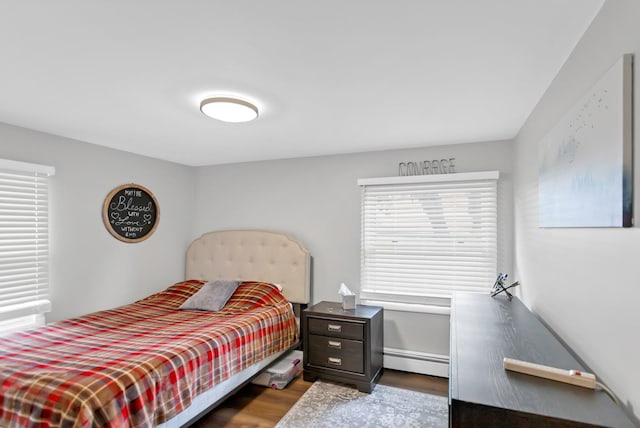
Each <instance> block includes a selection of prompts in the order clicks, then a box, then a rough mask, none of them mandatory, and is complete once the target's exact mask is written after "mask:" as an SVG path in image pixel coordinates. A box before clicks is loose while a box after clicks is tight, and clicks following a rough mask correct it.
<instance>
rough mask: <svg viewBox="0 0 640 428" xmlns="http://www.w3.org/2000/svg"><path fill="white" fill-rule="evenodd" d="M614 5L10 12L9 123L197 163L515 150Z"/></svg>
mask: <svg viewBox="0 0 640 428" xmlns="http://www.w3.org/2000/svg"><path fill="white" fill-rule="evenodd" d="M603 2H604V0H535V1H532V0H410V1H409V0H396V1H393V0H387V1H383V0H317V1H308V0H271V1H266V0H263V1H248V0H234V1H222V0H206V1H205V0H193V1H179V0H154V1H151V0H136V1H130V0H128V1H123V0H110V1H98V0H74V1H71V0H57V1H36V0H22V1H4V2H2V4H1V5H0V55H1V56H0V58H1V59H0V122H5V123H9V124H13V125H18V126H22V127H26V128H31V129H35V130H39V131H44V132H48V133H51V134H56V135H61V136H65V137H69V138H74V139H77V140H81V141H85V142H89V143H93V144H98V145H103V146H108V147H113V148H116V149H120V150H125V151H129V152H133V153H138V154H143V155H147V156H151V157H154V158H159V159H165V160H169V161H173V162H178V163H181V164H185V165H213V164H222V163H233V162H244V161H255V160H266V159H282V158H292V157H303V156H318V155H326V154H336V153H349V152H360V151H371V150H386V149H397V148H409V147H422V146H429V145H440V144H455V143H468V142H481V141H489V140H503V139H511V138H513V137H515V136H516V134H517V133H518V131H519V129H520V128H521V127H522V125H523V124H524V122H525V120H526V119H527V117H528V115H529V114H530V113H531V111H532V110H533V108H534V107H535V105H536V103H537V102H538V100H539V99H540V98H541V96H542V94H543V93H544V91H545V90H546V88H547V87H548V86H549V84H550V83H551V81H552V79H553V78H554V77H555V75H556V74H557V72H558V71H559V69H560V67H561V66H562V64H563V63H564V61H565V60H566V59H567V57H568V55H569V54H570V52H571V50H572V49H573V48H574V46H575V45H576V43H577V42H578V40H579V39H580V37H581V36H582V35H583V33H584V31H585V30H586V29H587V27H588V26H589V24H590V23H591V21H592V20H593V18H594V17H595V15H596V14H597V12H598V11H599V9H600V7H601V6H602V4H603ZM212 95H239V96H241V97H244V98H248V99H250V100H253V101H254V102H255V104H256V105H257V106H258V107H259V109H260V117H259V118H258V119H257V120H255V121H253V122H249V123H244V124H236V123H223V122H218V121H215V120H213V119H210V118H207V117H206V116H204V115H203V114H202V113H201V112H200V111H199V103H200V100H201V99H203V98H205V97H208V96H212Z"/></svg>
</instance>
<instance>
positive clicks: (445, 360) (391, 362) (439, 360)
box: [383, 347, 449, 377]
mask: <svg viewBox="0 0 640 428" xmlns="http://www.w3.org/2000/svg"><path fill="white" fill-rule="evenodd" d="M383 365H384V367H385V368H388V369H393V370H402V371H405V372H412V373H420V374H425V375H429V376H438V377H449V356H447V355H441V354H430V353H427V352H420V351H408V350H406V349H398V348H386V347H385V348H384V362H383Z"/></svg>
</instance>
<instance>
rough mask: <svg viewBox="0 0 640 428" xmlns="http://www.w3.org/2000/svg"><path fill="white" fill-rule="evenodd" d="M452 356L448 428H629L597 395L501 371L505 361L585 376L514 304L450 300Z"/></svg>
mask: <svg viewBox="0 0 640 428" xmlns="http://www.w3.org/2000/svg"><path fill="white" fill-rule="evenodd" d="M450 352H451V357H450V364H449V425H450V426H451V427H465V428H468V427H540V426H544V427H583V426H604V427H616V428H621V427H633V426H634V424H633V423H632V422H631V421H630V419H629V418H628V417H627V416H626V415H625V414H624V412H623V411H622V409H621V408H620V407H619V406H617V405H616V404H615V403H614V402H613V400H611V398H609V396H608V395H607V394H606V393H605V392H604V391H602V390H596V391H594V390H590V389H585V388H581V387H578V386H573V385H568V384H564V383H560V382H554V381H551V380H547V379H541V378H537V377H533V376H529V375H525V374H521V373H515V372H510V371H507V370H504V369H503V366H502V363H503V358H504V357H510V358H515V359H519V360H524V361H531V362H534V363H538V364H544V365H547V366H553V367H559V368H564V369H576V370H585V369H584V367H582V366H581V365H580V364H579V363H578V361H576V359H575V358H573V357H572V356H571V354H570V353H569V352H568V351H567V349H566V348H565V347H564V346H563V345H562V344H561V343H560V342H559V341H558V340H557V339H556V338H555V337H554V336H553V335H552V334H551V332H550V331H549V330H548V329H547V328H546V327H545V326H544V325H543V324H542V323H541V322H540V320H538V318H536V317H535V316H534V315H533V314H532V313H531V312H530V311H529V310H528V309H527V308H526V307H525V306H524V304H522V302H520V300H518V299H517V298H515V297H514V299H513V300H512V301H508V300H507V299H506V298H505V297H502V296H497V297H495V298H491V297H490V296H489V295H488V294H486V295H485V294H477V293H476V294H472V293H456V295H455V297H454V298H453V300H452V303H451V350H450ZM585 371H588V370H585Z"/></svg>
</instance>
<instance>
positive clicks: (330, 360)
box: [328, 357, 342, 366]
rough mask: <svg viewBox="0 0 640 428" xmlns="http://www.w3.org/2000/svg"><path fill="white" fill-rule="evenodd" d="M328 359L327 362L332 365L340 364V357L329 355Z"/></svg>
mask: <svg viewBox="0 0 640 428" xmlns="http://www.w3.org/2000/svg"><path fill="white" fill-rule="evenodd" d="M328 361H329V364H333V365H334V366H341V365H342V358H334V357H329V360H328Z"/></svg>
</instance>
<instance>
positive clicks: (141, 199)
mask: <svg viewBox="0 0 640 428" xmlns="http://www.w3.org/2000/svg"><path fill="white" fill-rule="evenodd" d="M102 221H103V222H104V225H105V227H106V228H107V230H108V231H109V233H110V234H112V235H113V236H114V237H115V238H116V239H119V240H120V241H123V242H130V243H133V242H141V241H144V240H145V239H147V238H148V237H150V236H151V235H152V234H153V232H154V231H155V230H156V227H158V222H159V221H160V209H159V208H158V201H156V198H155V196H153V193H151V191H149V189H147V188H145V187H143V186H140V185H139V184H133V183H131V184H123V185H122V186H118V187H116V188H115V189H113V190H112V191H111V192H110V193H109V194H108V195H107V197H106V198H105V200H104V204H103V206H102Z"/></svg>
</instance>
